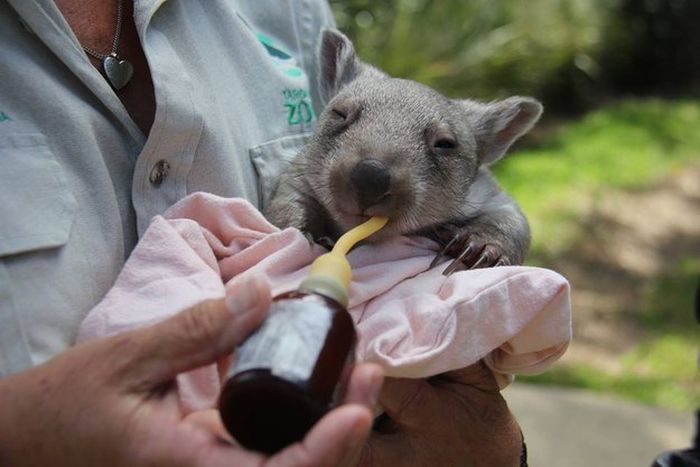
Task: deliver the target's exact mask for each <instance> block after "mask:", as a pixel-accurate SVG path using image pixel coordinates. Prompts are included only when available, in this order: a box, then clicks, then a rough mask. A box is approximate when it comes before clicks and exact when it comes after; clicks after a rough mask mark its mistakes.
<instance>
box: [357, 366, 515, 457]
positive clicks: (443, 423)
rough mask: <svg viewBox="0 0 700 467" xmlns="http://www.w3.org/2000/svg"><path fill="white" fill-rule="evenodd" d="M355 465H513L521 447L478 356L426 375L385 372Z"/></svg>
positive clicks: (512, 423)
mask: <svg viewBox="0 0 700 467" xmlns="http://www.w3.org/2000/svg"><path fill="white" fill-rule="evenodd" d="M379 402H380V404H381V405H382V407H383V408H384V410H385V411H386V415H383V416H381V417H380V419H378V422H377V423H376V424H375V430H374V431H373V433H372V435H371V437H370V439H369V442H368V443H367V445H366V446H365V449H364V450H363V452H362V457H361V459H360V462H359V464H358V465H360V466H363V467H374V466H377V467H379V466H381V467H393V466H397V467H398V466H401V467H411V466H424V465H444V466H479V467H489V466H493V467H511V466H512V467H518V466H521V465H524V464H523V463H521V454H522V450H523V442H522V435H521V433H520V427H519V426H518V423H517V421H516V420H515V417H514V416H513V414H512V413H511V412H510V410H509V409H508V406H507V404H506V402H505V400H504V399H503V397H502V396H501V394H500V392H499V389H498V385H497V384H496V380H495V379H494V377H493V374H492V373H491V371H490V370H489V369H488V368H487V367H486V365H484V364H483V363H482V362H479V363H476V364H474V365H472V366H469V367H467V368H464V369H462V370H458V371H453V372H449V373H445V374H444V375H440V376H437V377H433V378H429V379H393V378H387V380H386V381H385V384H384V388H383V389H382V392H381V395H380V398H379Z"/></svg>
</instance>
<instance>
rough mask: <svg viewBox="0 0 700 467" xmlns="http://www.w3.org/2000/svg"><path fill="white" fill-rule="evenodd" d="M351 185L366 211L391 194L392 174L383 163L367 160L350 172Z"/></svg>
mask: <svg viewBox="0 0 700 467" xmlns="http://www.w3.org/2000/svg"><path fill="white" fill-rule="evenodd" d="M350 183H351V185H352V187H353V189H354V190H355V198H356V199H357V203H358V204H359V205H360V207H361V208H362V209H365V208H368V207H370V206H374V205H375V204H378V203H379V202H381V201H382V200H383V199H384V198H385V197H386V196H387V195H388V194H389V189H390V187H391V173H390V172H389V168H388V167H387V166H386V165H385V164H384V163H383V162H382V161H380V160H377V159H365V160H362V161H360V162H359V163H358V164H357V165H356V166H355V167H354V168H353V169H352V171H351V172H350Z"/></svg>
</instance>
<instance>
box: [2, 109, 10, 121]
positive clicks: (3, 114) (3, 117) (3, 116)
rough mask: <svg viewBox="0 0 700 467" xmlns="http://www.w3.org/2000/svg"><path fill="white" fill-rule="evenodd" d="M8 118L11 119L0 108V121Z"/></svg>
mask: <svg viewBox="0 0 700 467" xmlns="http://www.w3.org/2000/svg"><path fill="white" fill-rule="evenodd" d="M10 120H12V119H11V118H10V116H9V115H7V114H6V113H5V112H3V111H2V110H0V123H2V122H9V121H10Z"/></svg>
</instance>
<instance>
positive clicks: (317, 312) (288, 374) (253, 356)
mask: <svg viewBox="0 0 700 467" xmlns="http://www.w3.org/2000/svg"><path fill="white" fill-rule="evenodd" d="M332 320H333V311H332V310H329V309H328V308H327V307H325V306H324V305H322V304H320V303H315V302H313V301H308V300H280V301H279V302H272V305H271V306H270V313H269V315H268V317H267V319H266V320H265V321H264V322H263V324H262V325H261V326H260V328H259V329H258V330H257V331H256V332H255V333H254V334H252V335H251V336H250V337H248V339H246V341H245V342H243V344H242V345H241V346H240V347H239V348H238V350H237V352H236V361H235V363H234V365H233V366H232V368H231V371H230V372H229V377H230V376H235V375H237V374H238V373H242V372H244V371H247V370H252V369H261V368H263V369H269V370H270V372H271V373H272V374H273V375H275V376H278V377H280V378H283V379H287V380H291V381H305V380H307V379H309V378H310V377H311V373H312V372H313V369H314V366H315V365H316V360H317V359H318V356H319V354H320V353H321V349H322V348H323V344H324V342H325V340H326V336H327V335H328V331H329V329H330V327H331V324H332Z"/></svg>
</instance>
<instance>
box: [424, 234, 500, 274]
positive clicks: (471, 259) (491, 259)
mask: <svg viewBox="0 0 700 467" xmlns="http://www.w3.org/2000/svg"><path fill="white" fill-rule="evenodd" d="M463 238H464V237H461V236H459V235H456V236H455V237H454V238H453V239H452V240H450V241H449V242H448V243H447V245H445V247H444V248H443V249H442V250H440V252H439V253H438V254H437V255H436V256H435V259H433V261H432V262H431V263H430V267H431V268H432V267H433V266H435V265H437V264H438V263H439V262H440V260H441V259H442V258H443V257H444V256H445V255H447V254H449V252H450V249H451V248H452V247H453V246H454V244H455V243H456V242H457V241H459V240H460V239H463ZM500 253H501V251H500V248H498V247H497V246H495V245H488V244H487V245H484V246H481V245H479V244H478V243H477V242H473V241H472V242H469V243H467V245H466V248H464V250H462V251H461V252H460V254H459V256H457V257H456V258H455V259H454V260H452V262H450V264H449V265H448V266H447V267H446V268H445V270H444V271H443V272H442V274H443V275H445V276H449V275H450V274H452V273H453V272H455V271H456V270H457V268H458V267H459V266H460V265H464V266H466V267H467V268H468V269H479V268H488V267H492V266H493V267H495V266H508V265H510V260H509V259H508V257H506V256H502V255H501V254H500Z"/></svg>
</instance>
